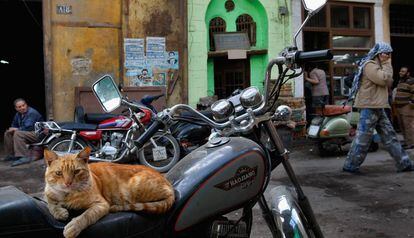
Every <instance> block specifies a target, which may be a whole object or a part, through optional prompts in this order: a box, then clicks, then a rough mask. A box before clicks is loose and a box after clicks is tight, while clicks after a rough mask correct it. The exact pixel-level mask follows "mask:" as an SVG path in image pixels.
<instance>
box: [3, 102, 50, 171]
mask: <svg viewBox="0 0 414 238" xmlns="http://www.w3.org/2000/svg"><path fill="white" fill-rule="evenodd" d="M13 104H14V107H15V109H16V111H17V112H16V114H15V116H14V118H13V122H12V124H11V127H10V128H9V129H8V130H6V132H5V133H4V147H5V148H4V150H5V152H6V154H7V156H6V158H5V159H4V161H12V160H13V161H14V162H13V163H12V165H11V166H17V165H20V164H26V163H30V162H31V161H32V160H33V158H31V157H30V151H29V148H28V146H27V144H30V143H34V142H36V141H37V140H38V137H37V135H36V133H35V131H34V125H35V123H36V122H38V121H43V117H42V115H40V113H39V112H38V111H37V110H36V109H34V108H32V107H29V106H28V105H27V103H26V101H25V100H24V99H22V98H18V99H16V100H14V103H13Z"/></svg>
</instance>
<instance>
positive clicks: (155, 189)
mask: <svg viewBox="0 0 414 238" xmlns="http://www.w3.org/2000/svg"><path fill="white" fill-rule="evenodd" d="M90 152H91V149H90V148H89V147H86V148H85V149H84V150H82V151H81V152H79V153H78V154H67V155H63V156H58V155H57V154H56V153H54V152H53V151H50V150H47V149H46V150H45V151H44V158H45V160H46V164H47V169H46V173H45V182H46V187H45V197H46V200H47V203H48V208H49V211H50V213H51V214H52V215H53V216H54V217H55V218H56V219H58V220H66V219H68V216H69V213H68V210H67V209H75V210H77V209H85V211H84V212H83V213H82V214H81V215H80V216H78V217H75V218H73V219H72V221H70V222H69V223H68V224H67V225H66V226H65V229H64V231H63V235H64V236H65V237H67V238H68V237H76V236H78V235H79V233H80V232H81V231H82V230H84V229H85V228H87V227H88V226H90V225H92V224H94V223H96V222H97V221H98V220H99V219H100V218H102V217H103V216H105V215H106V214H108V213H109V212H117V211H146V212H150V213H164V212H166V211H167V210H168V209H170V208H171V206H172V205H173V203H174V190H173V188H172V186H171V184H170V183H169V182H168V180H167V179H166V178H165V177H164V176H163V175H162V174H160V173H159V172H157V171H155V170H153V169H151V168H149V167H146V166H142V165H125V164H115V163H105V162H100V163H91V164H88V159H89V154H90Z"/></svg>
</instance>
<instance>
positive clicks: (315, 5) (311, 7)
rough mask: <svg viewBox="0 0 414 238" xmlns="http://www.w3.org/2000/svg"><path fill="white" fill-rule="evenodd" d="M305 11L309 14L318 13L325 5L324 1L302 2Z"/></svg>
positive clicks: (311, 0) (308, 0) (309, 0)
mask: <svg viewBox="0 0 414 238" xmlns="http://www.w3.org/2000/svg"><path fill="white" fill-rule="evenodd" d="M302 2H303V6H304V7H305V10H306V11H308V12H309V13H310V12H315V13H316V12H318V11H319V10H320V9H321V8H322V7H323V6H324V5H325V3H326V0H302Z"/></svg>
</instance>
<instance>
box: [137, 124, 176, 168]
mask: <svg viewBox="0 0 414 238" xmlns="http://www.w3.org/2000/svg"><path fill="white" fill-rule="evenodd" d="M152 139H153V140H154V141H155V143H156V144H157V146H163V147H165V148H166V152H167V159H164V160H160V161H155V160H154V155H153V149H154V145H153V143H152V142H151V141H148V142H147V143H146V144H145V145H144V146H143V147H142V148H139V149H138V151H137V156H138V159H139V162H140V163H141V164H142V165H145V166H148V167H151V168H153V169H155V170H157V171H158V172H161V173H163V172H167V171H168V170H170V169H171V168H172V167H173V166H174V165H175V164H176V163H177V162H178V160H179V158H180V146H179V145H178V142H177V140H176V139H175V138H174V137H173V136H172V135H170V134H165V133H162V132H157V133H155V134H154V136H153V137H152Z"/></svg>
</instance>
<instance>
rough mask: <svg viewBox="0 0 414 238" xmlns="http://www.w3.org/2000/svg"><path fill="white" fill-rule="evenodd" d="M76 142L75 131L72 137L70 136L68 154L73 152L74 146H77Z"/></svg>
mask: <svg viewBox="0 0 414 238" xmlns="http://www.w3.org/2000/svg"><path fill="white" fill-rule="evenodd" d="M75 140H76V131H73V132H72V135H70V144H69V147H68V153H70V152H71V151H72V148H73V144H75Z"/></svg>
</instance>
